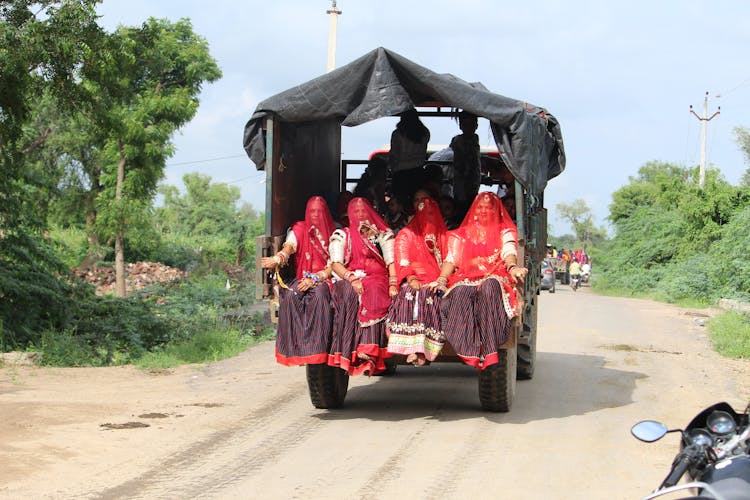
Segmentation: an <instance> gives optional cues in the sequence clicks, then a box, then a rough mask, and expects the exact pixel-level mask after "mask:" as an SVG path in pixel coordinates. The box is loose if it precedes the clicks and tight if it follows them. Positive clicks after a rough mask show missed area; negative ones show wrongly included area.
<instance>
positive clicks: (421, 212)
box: [395, 198, 448, 285]
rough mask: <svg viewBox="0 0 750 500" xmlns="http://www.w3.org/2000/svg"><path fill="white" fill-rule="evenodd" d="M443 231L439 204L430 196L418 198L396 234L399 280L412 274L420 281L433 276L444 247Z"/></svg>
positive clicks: (437, 272) (438, 269)
mask: <svg viewBox="0 0 750 500" xmlns="http://www.w3.org/2000/svg"><path fill="white" fill-rule="evenodd" d="M447 231H448V229H447V228H446V227H445V222H444V221H443V216H442V214H441V213H440V205H438V203H437V202H436V201H435V200H433V199H432V198H424V199H422V200H420V202H419V204H418V205H417V210H416V213H415V215H414V218H413V219H412V220H411V221H410V222H409V224H407V225H406V227H404V228H402V229H401V230H400V231H399V232H398V235H396V242H395V263H396V277H397V279H398V282H399V283H401V282H402V281H403V280H404V279H406V278H407V277H408V276H410V275H415V276H416V277H417V279H419V282H420V283H421V284H422V285H424V284H426V283H429V282H430V281H434V280H436V279H437V277H438V276H439V275H440V266H441V264H442V263H443V259H444V258H445V252H446V249H447Z"/></svg>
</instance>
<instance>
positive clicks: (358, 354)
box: [357, 352, 373, 363]
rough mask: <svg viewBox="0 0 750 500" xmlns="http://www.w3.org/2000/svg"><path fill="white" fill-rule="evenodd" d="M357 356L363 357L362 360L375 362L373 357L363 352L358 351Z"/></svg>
mask: <svg viewBox="0 0 750 500" xmlns="http://www.w3.org/2000/svg"><path fill="white" fill-rule="evenodd" d="M357 358H359V359H361V360H362V361H369V362H370V363H373V360H372V358H371V357H370V356H368V355H367V354H365V353H363V352H357Z"/></svg>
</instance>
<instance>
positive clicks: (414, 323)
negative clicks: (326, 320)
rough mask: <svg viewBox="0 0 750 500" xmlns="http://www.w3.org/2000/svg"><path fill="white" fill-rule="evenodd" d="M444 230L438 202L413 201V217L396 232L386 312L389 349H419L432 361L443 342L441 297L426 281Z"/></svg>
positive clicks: (434, 268)
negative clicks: (413, 281) (415, 285)
mask: <svg viewBox="0 0 750 500" xmlns="http://www.w3.org/2000/svg"><path fill="white" fill-rule="evenodd" d="M447 231H448V230H447V229H446V227H445V222H444V221H443V216H442V215H441V213H440V206H439V205H438V203H437V202H436V201H435V200H433V199H432V198H425V199H423V200H421V201H420V203H419V205H417V210H416V213H415V214H414V218H413V219H412V220H411V221H410V222H409V224H407V225H406V227H404V228H403V229H401V231H399V233H398V235H396V242H395V250H394V255H395V259H394V261H395V264H396V276H397V279H398V283H399V284H400V289H399V293H398V295H397V296H396V298H395V300H394V301H393V304H392V305H391V309H390V312H389V313H388V330H389V337H388V352H390V353H395V354H404V355H409V354H418V353H421V354H424V355H425V359H427V360H429V361H434V360H435V358H437V356H438V354H439V353H440V351H441V349H442V348H443V344H445V334H444V333H443V329H442V326H441V320H440V300H441V298H440V296H438V295H437V294H436V293H435V292H433V291H432V290H430V287H429V286H428V285H429V283H430V282H432V281H435V280H436V279H437V278H438V276H439V275H440V266H441V265H442V263H443V258H444V257H445V252H446V248H447ZM410 277H416V278H417V279H418V280H419V283H420V285H421V286H420V289H419V290H418V291H415V290H414V289H412V288H411V286H409V283H408V280H409V278H410Z"/></svg>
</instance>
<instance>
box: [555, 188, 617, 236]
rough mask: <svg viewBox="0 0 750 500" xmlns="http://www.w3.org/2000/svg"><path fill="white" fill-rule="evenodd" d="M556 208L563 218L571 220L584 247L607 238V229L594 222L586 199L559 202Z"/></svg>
mask: <svg viewBox="0 0 750 500" xmlns="http://www.w3.org/2000/svg"><path fill="white" fill-rule="evenodd" d="M555 208H556V209H557V211H558V212H559V214H560V217H561V218H563V219H565V220H567V221H568V222H570V225H571V226H572V227H573V231H574V232H575V236H576V239H577V240H578V242H579V243H580V244H582V245H583V247H584V248H587V247H589V246H591V244H592V243H596V242H601V241H604V240H605V239H606V238H607V231H606V230H605V229H604V228H601V227H596V224H594V217H593V214H592V213H591V209H590V208H589V207H588V205H587V204H586V202H585V201H584V200H581V199H578V200H575V201H573V202H572V203H558V204H557V205H556V206H555Z"/></svg>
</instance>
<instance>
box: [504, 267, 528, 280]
mask: <svg viewBox="0 0 750 500" xmlns="http://www.w3.org/2000/svg"><path fill="white" fill-rule="evenodd" d="M509 273H510V275H511V276H513V278H515V280H516V281H517V282H518V283H523V282H524V280H525V279H526V275H527V274H529V270H528V269H526V268H525V267H521V266H513V267H511V268H510V271H509Z"/></svg>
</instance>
